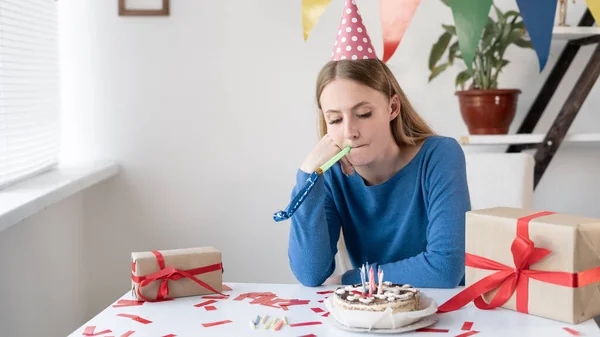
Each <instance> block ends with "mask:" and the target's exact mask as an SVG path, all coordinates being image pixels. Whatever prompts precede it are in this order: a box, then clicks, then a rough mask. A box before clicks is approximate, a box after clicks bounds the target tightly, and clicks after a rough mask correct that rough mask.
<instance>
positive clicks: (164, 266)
mask: <svg viewBox="0 0 600 337" xmlns="http://www.w3.org/2000/svg"><path fill="white" fill-rule="evenodd" d="M222 270H223V267H222V263H221V252H220V251H219V250H217V249H216V248H214V247H198V248H187V249H172V250H160V251H157V250H154V251H148V252H134V253H132V254H131V280H132V294H133V295H134V296H135V297H136V298H137V299H138V300H140V301H160V300H164V299H168V298H175V297H185V296H196V295H203V294H211V293H219V294H220V293H221V291H222V284H223V283H222Z"/></svg>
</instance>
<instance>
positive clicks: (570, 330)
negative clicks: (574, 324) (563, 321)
mask: <svg viewBox="0 0 600 337" xmlns="http://www.w3.org/2000/svg"><path fill="white" fill-rule="evenodd" d="M563 330H565V331H566V332H568V333H570V334H571V335H573V336H579V331H577V330H573V329H571V328H566V327H565V328H563Z"/></svg>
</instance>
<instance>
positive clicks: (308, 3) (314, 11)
mask: <svg viewBox="0 0 600 337" xmlns="http://www.w3.org/2000/svg"><path fill="white" fill-rule="evenodd" d="M330 3H331V0H302V28H303V29H304V41H306V40H307V39H308V34H310V32H311V31H312V30H313V28H315V25H316V24H317V21H319V18H320V17H321V15H323V13H325V10H326V9H327V6H329V4H330Z"/></svg>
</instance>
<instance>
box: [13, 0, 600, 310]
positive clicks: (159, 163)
mask: <svg viewBox="0 0 600 337" xmlns="http://www.w3.org/2000/svg"><path fill="white" fill-rule="evenodd" d="M358 3H359V6H360V8H361V11H362V13H363V17H364V19H365V20H366V23H367V27H368V29H369V32H370V34H371V37H372V38H373V40H374V42H375V46H376V48H377V50H378V52H379V54H380V55H381V54H382V49H381V45H382V41H381V37H380V28H379V12H378V7H377V2H376V1H372V0H370V1H368V0H359V1H358ZM496 3H497V4H499V5H500V6H501V7H503V8H505V9H507V8H509V7H512V8H516V4H515V2H514V1H513V0H503V1H496ZM259 5H261V6H262V7H261V8H259V7H258V6H259ZM342 5H343V2H342V1H334V2H333V4H332V5H331V6H330V8H329V9H328V10H327V12H326V13H325V15H324V16H323V17H322V19H321V21H320V22H319V24H318V25H317V27H316V29H315V30H314V31H313V33H312V35H311V36H310V38H309V41H308V42H306V43H305V42H304V41H303V38H302V30H301V27H302V23H301V8H300V6H301V1H281V0H262V1H239V0H219V1H192V0H188V1H183V0H179V1H172V2H171V15H170V16H169V17H143V18H140V17H119V16H118V15H117V1H100V0H97V1H79V0H61V1H60V18H61V23H62V27H61V30H60V34H61V39H62V46H61V47H62V52H63V54H62V57H63V63H62V67H63V71H64V72H65V76H64V77H63V94H64V96H63V99H64V102H63V111H64V123H63V130H64V132H65V133H64V138H63V146H64V152H63V155H62V157H63V159H64V160H65V161H67V162H68V161H79V160H93V159H109V160H118V161H119V162H120V164H122V167H123V173H122V174H121V176H120V177H119V178H118V179H113V180H112V181H111V182H109V183H106V184H103V185H102V186H100V187H98V188H97V189H96V190H95V191H94V192H93V193H88V194H86V195H85V196H84V199H83V202H84V204H85V212H84V214H83V216H84V220H85V228H86V229H85V242H86V247H85V249H86V251H87V252H88V253H87V254H86V255H85V256H86V260H85V265H86V269H85V271H86V273H87V275H86V279H87V280H88V282H89V283H88V286H89V287H90V289H93V292H92V294H91V295H92V296H93V297H92V301H91V302H90V305H89V306H88V310H87V313H88V314H93V313H95V312H98V311H99V310H100V309H102V308H103V307H104V306H106V305H108V304H109V303H110V302H112V301H113V300H114V299H115V298H116V297H117V296H120V295H121V294H122V293H124V292H125V291H127V289H128V286H129V255H130V253H131V251H135V250H148V249H169V248H181V247H190V246H202V245H214V246H216V247H218V248H219V249H221V250H222V252H223V257H224V264H225V269H226V274H225V275H224V277H225V279H226V280H228V281H247V282H295V280H294V278H293V276H292V274H291V273H290V271H289V268H288V259H287V235H288V228H289V223H287V222H286V223H275V222H273V220H272V217H271V216H272V214H273V212H275V211H277V210H279V209H281V208H283V207H285V205H286V204H287V202H288V200H289V193H290V190H291V188H292V184H293V183H294V176H295V172H296V169H297V167H298V166H299V164H300V163H301V161H302V160H303V158H304V156H305V155H306V154H307V153H308V151H309V150H310V149H311V147H312V146H313V145H314V143H315V142H316V140H317V138H316V137H317V133H316V120H315V112H316V111H315V104H314V100H313V96H312V95H313V91H314V82H315V77H316V74H317V72H318V70H319V67H320V66H321V65H322V64H324V63H325V62H326V61H327V58H328V57H329V55H330V53H331V50H332V47H333V42H334V36H335V31H337V25H338V23H339V19H340V13H341V9H342ZM569 5H570V6H572V5H571V4H569ZM572 8H573V10H572V12H571V13H572V14H571V13H570V17H569V21H570V22H571V23H576V22H577V21H578V20H579V17H580V15H581V13H582V11H583V9H584V2H583V1H579V2H578V3H577V4H576V5H575V6H572ZM443 22H445V23H450V22H451V12H450V10H449V9H447V8H446V7H445V6H443V5H442V4H441V3H439V1H423V2H422V4H421V6H420V8H419V9H418V11H417V13H416V16H415V18H414V21H413V23H412V25H411V26H410V28H409V29H408V31H407V34H406V36H405V38H404V41H403V43H402V44H401V46H400V47H399V48H398V51H397V52H396V54H395V56H394V57H393V58H392V59H391V60H390V62H389V64H390V66H391V67H392V68H393V70H394V72H395V74H396V75H397V76H398V78H399V81H400V83H401V84H402V85H403V87H404V89H405V91H406V92H407V94H408V95H409V97H410V98H411V99H412V101H413V102H414V104H415V106H416V107H417V109H418V110H419V111H420V112H421V113H422V114H423V116H424V117H425V118H426V119H427V120H428V121H429V122H430V123H431V124H432V126H433V127H434V128H435V129H436V130H437V131H438V132H439V133H441V134H444V135H449V136H454V137H459V136H460V135H463V134H465V133H466V127H465V126H464V124H463V122H462V120H461V117H460V114H459V112H458V103H457V99H456V97H455V96H454V92H453V89H454V88H453V83H454V76H455V74H456V73H458V71H460V70H461V69H459V68H456V69H453V70H452V71H449V72H448V73H447V74H444V75H443V76H441V77H440V78H438V79H436V80H435V81H434V82H432V83H430V84H428V83H427V77H428V71H427V59H428V55H429V50H430V47H431V45H432V44H433V43H434V42H435V41H436V40H437V37H438V36H439V34H440V32H441V27H440V24H441V23H443ZM417 34H420V35H419V36H417ZM562 47H563V45H561V44H558V43H556V44H554V45H553V47H552V51H551V53H552V56H551V60H550V62H549V64H548V67H547V69H546V70H545V71H544V72H543V73H542V74H538V71H537V68H538V63H537V60H536V57H535V54H534V52H533V51H523V50H520V49H518V48H514V49H511V51H510V52H509V55H508V58H509V59H510V60H511V61H512V64H511V65H509V66H508V67H507V68H506V70H505V74H504V76H503V77H502V78H501V85H502V86H505V87H511V86H516V87H519V88H521V89H522V90H523V94H522V95H521V97H520V106H519V111H518V115H517V117H516V121H515V124H514V125H513V128H512V131H515V130H516V128H517V127H518V124H519V123H520V121H521V120H522V118H523V116H524V114H525V113H526V111H527V109H528V107H529V105H530V104H531V102H532V101H533V99H534V97H535V95H536V93H537V91H538V89H539V88H540V86H541V84H542V80H543V79H544V78H545V76H546V75H547V73H548V71H549V69H550V67H551V66H552V65H553V63H554V61H555V60H556V57H557V56H558V54H559V52H560V50H561V49H562ZM590 50H591V47H585V48H584V49H583V50H582V52H581V54H582V55H580V57H578V59H577V64H576V65H574V67H573V68H574V69H573V70H577V69H581V68H582V67H583V56H585V55H589V52H590ZM574 78H575V71H573V72H572V73H570V75H569V78H568V79H567V80H566V81H565V82H564V83H563V85H562V86H561V88H560V93H559V94H558V95H557V96H556V99H555V100H553V101H552V104H551V105H550V107H549V109H550V113H549V114H548V115H546V116H545V117H544V118H543V119H542V121H541V123H540V125H539V127H538V128H537V129H536V131H537V132H545V131H546V129H547V128H548V126H549V125H550V123H551V121H552V119H553V117H554V115H555V113H556V112H557V111H558V108H559V107H560V104H561V100H562V99H564V98H565V97H566V95H567V93H568V92H567V90H568V88H569V86H570V85H572V83H573V80H574ZM598 90H599V88H598V86H596V87H594V89H593V90H592V92H591V94H590V97H589V99H588V100H587V101H586V103H585V104H584V106H583V107H582V112H581V113H580V116H578V118H577V120H576V121H575V123H574V125H573V127H572V131H579V132H583V131H586V132H600V127H598V128H597V129H594V126H598V125H600V114H598V111H597V108H596V107H597V106H598V104H599V103H600V95H599V92H598ZM599 149H600V147H599V145H598V144H589V145H581V144H580V145H565V146H564V147H562V148H561V149H560V151H559V154H558V155H557V156H556V157H555V159H554V161H553V162H552V163H551V166H550V168H549V170H548V172H547V174H546V175H545V177H544V179H543V181H542V182H541V184H540V185H539V187H538V191H537V192H536V200H535V201H536V207H537V208H543V209H552V210H556V211H562V212H574V213H578V214H581V215H588V216H600V209H599V208H598V207H597V206H596V205H597V200H598V199H599V197H600V188H598V187H599V185H600V177H598V175H597V174H593V173H594V172H598V170H599V168H600V156H599V155H598V153H599V152H598V151H599ZM468 150H469V151H470V149H468ZM492 150H494V151H503V150H504V148H501V149H492ZM41 216H42V217H43V216H44V215H41ZM5 240H6V239H5ZM22 240H25V239H22ZM44 240H45V238H44V237H40V238H39V242H43V241H44ZM36 242H37V241H36ZM77 263H80V262H79V261H78V262H77ZM100 263H105V264H104V265H103V266H102V267H100Z"/></svg>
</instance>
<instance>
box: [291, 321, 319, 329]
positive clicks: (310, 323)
mask: <svg viewBox="0 0 600 337" xmlns="http://www.w3.org/2000/svg"><path fill="white" fill-rule="evenodd" d="M319 324H323V323H321V322H304V323H294V324H290V327H292V328H295V327H298V326H308V325H319Z"/></svg>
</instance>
